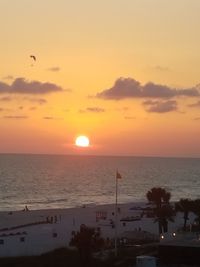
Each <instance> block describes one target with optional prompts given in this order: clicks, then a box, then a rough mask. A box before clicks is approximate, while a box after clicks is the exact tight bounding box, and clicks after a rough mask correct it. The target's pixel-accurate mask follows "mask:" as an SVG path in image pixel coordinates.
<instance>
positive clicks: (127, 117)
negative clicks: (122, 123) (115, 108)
mask: <svg viewBox="0 0 200 267" xmlns="http://www.w3.org/2000/svg"><path fill="white" fill-rule="evenodd" d="M124 119H125V120H134V119H135V117H133V116H125V117H124Z"/></svg>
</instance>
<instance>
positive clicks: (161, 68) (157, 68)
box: [153, 65, 171, 72]
mask: <svg viewBox="0 0 200 267" xmlns="http://www.w3.org/2000/svg"><path fill="white" fill-rule="evenodd" d="M153 68H154V69H155V70H158V71H161V72H165V71H171V70H170V68H168V67H164V66H160V65H156V66H154V67H153Z"/></svg>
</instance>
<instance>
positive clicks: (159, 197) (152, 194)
mask: <svg viewBox="0 0 200 267" xmlns="http://www.w3.org/2000/svg"><path fill="white" fill-rule="evenodd" d="M146 197H147V199H148V201H149V202H150V203H154V204H155V205H156V206H155V209H154V214H155V217H156V219H155V221H157V222H158V231H159V234H162V232H163V231H164V232H167V230H168V220H170V221H173V215H174V212H173V208H172V206H171V205H170V204H169V200H170V197H171V193H170V192H167V191H166V190H165V189H164V188H161V187H153V188H152V189H151V190H150V191H148V192H147V194H146Z"/></svg>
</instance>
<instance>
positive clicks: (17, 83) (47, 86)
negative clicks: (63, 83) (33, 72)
mask: <svg viewBox="0 0 200 267" xmlns="http://www.w3.org/2000/svg"><path fill="white" fill-rule="evenodd" d="M62 91H63V89H62V88H61V87H60V86H58V85H56V84H53V83H48V82H46V83H42V82H39V81H27V80H25V79H24V78H17V79H15V80H14V81H13V83H12V84H11V85H8V84H6V83H4V82H0V93H7V94H11V93H15V94H33V95H34V94H48V93H52V92H62Z"/></svg>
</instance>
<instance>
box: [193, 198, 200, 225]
mask: <svg viewBox="0 0 200 267" xmlns="http://www.w3.org/2000/svg"><path fill="white" fill-rule="evenodd" d="M192 211H193V212H194V213H195V214H196V215H197V217H196V221H197V222H198V225H199V226H200V199H196V200H194V201H193V202H192Z"/></svg>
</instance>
